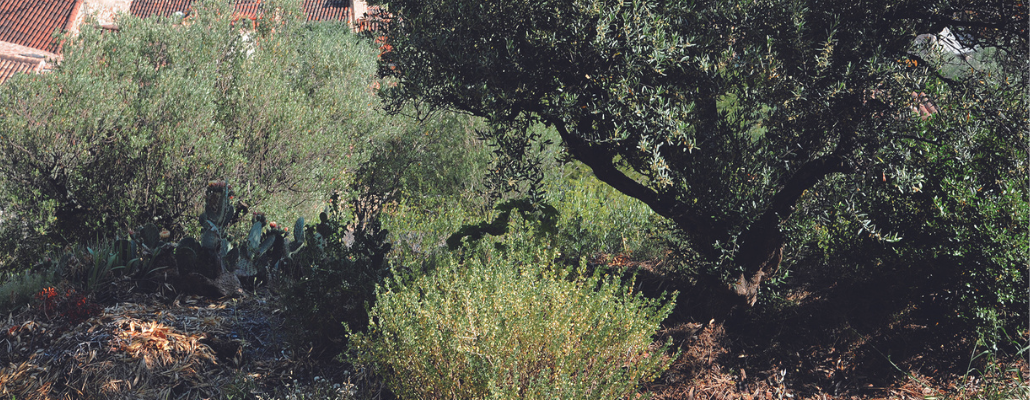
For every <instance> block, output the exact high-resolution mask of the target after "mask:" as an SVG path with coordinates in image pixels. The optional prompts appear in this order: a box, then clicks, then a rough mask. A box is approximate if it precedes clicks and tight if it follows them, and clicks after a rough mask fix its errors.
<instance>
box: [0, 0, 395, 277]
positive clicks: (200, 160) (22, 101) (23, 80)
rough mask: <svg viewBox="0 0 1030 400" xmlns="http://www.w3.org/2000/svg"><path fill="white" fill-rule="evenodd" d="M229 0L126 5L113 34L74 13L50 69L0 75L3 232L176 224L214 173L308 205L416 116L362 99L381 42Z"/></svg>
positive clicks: (71, 238) (271, 197)
mask: <svg viewBox="0 0 1030 400" xmlns="http://www.w3.org/2000/svg"><path fill="white" fill-rule="evenodd" d="M231 7H232V5H231V4H229V3H226V2H220V1H205V2H197V4H194V5H193V7H192V9H191V13H190V19H189V23H188V24H178V23H177V21H176V20H175V19H161V18H148V19H145V20H140V19H136V18H132V17H125V18H123V19H121V20H120V22H119V28H120V29H119V32H118V33H117V34H104V33H102V32H101V30H100V29H99V28H96V27H94V26H93V25H92V24H83V29H82V30H81V32H80V34H79V35H78V36H77V37H75V38H68V39H66V44H65V46H64V49H65V51H64V59H63V61H62V62H61V63H60V64H59V65H58V66H57V67H56V69H55V70H54V71H53V72H51V73H48V74H41V75H27V74H23V75H19V76H16V77H14V78H13V79H11V80H9V81H8V82H6V83H5V84H4V85H3V86H2V87H0V153H3V154H4V155H5V156H4V157H3V159H2V160H0V189H2V190H0V209H3V211H4V219H7V220H9V221H5V222H4V223H3V224H2V225H0V228H2V229H4V231H5V235H4V237H3V239H4V241H5V242H7V241H19V242H23V243H35V244H36V245H40V246H44V245H45V244H50V245H53V244H60V245H63V244H67V243H83V242H84V241H85V239H93V238H98V237H104V236H105V235H106V234H110V233H111V232H115V231H117V230H119V229H124V228H125V227H127V226H139V225H142V224H145V223H148V222H152V223H155V224H157V225H159V226H163V227H167V228H168V229H170V230H171V231H172V232H173V234H175V235H177V236H178V235H181V234H183V233H185V232H186V231H187V230H189V229H191V227H192V226H194V225H192V222H193V218H194V216H195V215H196V214H197V212H198V211H197V210H198V209H199V208H200V207H201V204H202V192H201V191H200V189H202V188H203V183H204V182H207V181H209V180H211V179H214V178H224V179H227V180H229V181H232V182H234V183H237V184H238V190H237V191H238V192H239V193H240V195H241V196H245V197H246V198H247V199H248V201H250V202H251V204H250V205H251V206H252V208H255V209H259V210H262V211H265V212H269V213H277V214H278V213H282V212H285V210H286V209H287V208H301V209H311V211H317V208H315V205H316V204H317V203H318V202H319V201H320V200H321V198H322V196H323V193H327V192H329V191H331V190H332V189H334V188H342V187H345V185H346V182H344V180H345V179H344V178H346V179H347V180H349V177H348V174H350V173H353V171H354V170H356V168H357V165H359V164H360V163H361V162H362V161H363V160H365V159H367V158H368V152H367V147H369V146H368V144H367V143H368V142H369V139H371V138H372V137H373V136H374V135H373V133H376V132H377V130H378V129H379V127H380V126H384V125H391V124H392V125H401V126H407V125H411V124H410V123H408V122H405V121H406V120H402V119H398V118H393V117H388V116H386V115H385V114H384V113H381V112H379V111H377V110H376V109H375V108H374V107H371V105H372V104H373V103H374V102H375V96H374V93H372V92H371V91H370V90H369V87H370V85H371V84H372V83H373V82H374V77H373V73H374V71H375V66H374V62H375V56H376V52H375V49H374V48H373V47H372V45H370V44H369V43H366V42H365V41H363V40H361V39H360V38H358V37H357V36H356V35H353V34H352V33H350V32H349V30H348V29H345V28H343V26H342V25H339V24H336V25H332V26H329V27H325V26H324V25H319V26H310V25H302V24H301V20H300V19H298V17H297V16H296V15H294V14H295V13H291V12H290V8H289V7H286V8H278V6H277V5H275V4H272V3H267V4H265V10H266V11H265V12H267V13H273V12H275V13H277V14H278V15H277V16H276V18H263V19H262V20H261V22H260V24H259V29H258V30H257V31H255V32H251V33H250V34H248V35H241V34H240V29H239V27H238V26H236V27H234V26H233V25H232V21H231V16H232V11H231ZM272 31H274V32H275V34H272V33H271V32H272ZM250 50H254V51H253V52H251V51H250ZM384 121H386V122H389V124H387V123H384ZM292 212H297V210H293V211H292ZM25 221H31V223H29V222H25ZM10 232H13V233H15V234H14V235H6V233H10ZM39 236H45V237H46V241H33V240H32V239H33V238H36V237H39ZM27 247H28V246H26V245H20V244H19V245H15V244H11V243H4V244H2V245H0V250H3V251H5V252H7V251H18V252H19V254H21V255H22V256H23V257H26V258H28V257H31V254H32V253H33V249H31V248H27ZM5 256H7V254H0V261H3V262H5V263H9V264H14V263H16V260H13V259H4V258H5Z"/></svg>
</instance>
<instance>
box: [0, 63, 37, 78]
mask: <svg viewBox="0 0 1030 400" xmlns="http://www.w3.org/2000/svg"><path fill="white" fill-rule="evenodd" d="M41 62H42V60H41V61H35V62H32V61H15V60H8V59H6V58H0V83H4V82H6V81H7V80H8V79H10V78H11V77H12V76H14V75H15V74H17V73H19V72H24V73H29V72H35V71H36V70H37V69H39V64H40V63H41Z"/></svg>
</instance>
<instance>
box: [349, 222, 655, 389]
mask: <svg viewBox="0 0 1030 400" xmlns="http://www.w3.org/2000/svg"><path fill="white" fill-rule="evenodd" d="M505 245H506V247H507V248H509V249H510V251H504V252H499V251H493V250H486V249H489V248H491V246H487V245H484V246H481V247H480V250H479V252H478V253H476V254H475V256H473V257H471V258H469V259H467V260H465V261H463V262H458V261H455V260H451V261H450V262H444V263H442V264H441V265H439V266H438V267H437V269H436V270H435V271H433V272H431V273H430V274H429V275H426V276H424V277H422V278H419V279H417V280H415V281H414V282H412V283H410V284H405V283H403V282H397V281H391V282H389V283H388V284H386V285H384V286H381V287H380V289H379V290H378V294H377V301H376V305H375V307H374V308H373V309H372V311H371V320H370V321H369V329H368V332H367V333H356V334H352V335H351V336H350V340H351V349H352V351H354V353H355V354H356V355H355V361H356V362H359V363H361V364H365V365H370V366H374V368H375V369H376V370H377V371H378V372H379V373H381V374H382V375H383V376H384V377H385V379H386V382H387V385H388V386H389V387H390V388H391V390H392V391H393V392H394V393H395V394H397V395H399V396H400V397H401V398H419V399H437V398H448V399H450V398H463V399H479V398H488V397H490V398H508V399H516V398H541V399H543V398H546V399H613V398H619V397H620V396H631V395H633V393H634V392H635V390H636V387H637V385H638V384H639V383H640V382H641V381H646V380H650V379H653V378H655V377H656V376H657V375H658V374H660V373H661V372H662V371H663V370H664V369H665V368H667V367H668V365H669V364H670V363H671V362H672V361H673V359H672V358H668V357H667V356H666V354H665V351H666V350H667V349H668V347H669V344H668V343H667V344H665V345H660V344H656V343H654V342H652V335H654V333H655V332H656V331H657V329H658V327H659V324H660V322H661V321H662V320H663V319H664V318H665V317H666V316H668V315H669V313H670V312H671V311H672V308H673V301H671V300H669V301H666V302H665V303H664V304H662V302H661V301H658V300H652V299H646V298H643V297H641V296H640V295H639V294H636V295H634V294H633V293H632V285H631V284H626V283H623V282H622V281H621V280H620V278H619V277H618V276H605V275H603V274H602V273H601V272H600V271H595V272H594V273H593V274H587V273H586V270H585V264H580V266H579V268H572V267H564V266H561V265H556V264H555V263H554V262H553V261H552V260H553V259H554V258H555V254H554V252H553V251H536V250H532V249H527V248H525V247H523V248H518V247H519V245H518V242H515V241H508V242H507V243H505Z"/></svg>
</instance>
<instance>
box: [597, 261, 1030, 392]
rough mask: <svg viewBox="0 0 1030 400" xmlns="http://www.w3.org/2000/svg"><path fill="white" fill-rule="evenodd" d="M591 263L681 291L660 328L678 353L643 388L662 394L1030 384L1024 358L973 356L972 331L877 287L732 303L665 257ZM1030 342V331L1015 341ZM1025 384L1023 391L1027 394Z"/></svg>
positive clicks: (646, 288) (653, 287)
mask: <svg viewBox="0 0 1030 400" xmlns="http://www.w3.org/2000/svg"><path fill="white" fill-rule="evenodd" d="M594 261H595V262H597V263H604V264H608V265H613V266H619V267H623V268H625V270H626V271H631V272H635V273H636V274H637V287H638V288H639V290H641V291H642V292H644V293H645V294H650V295H658V294H660V293H662V292H665V291H671V290H672V288H679V289H680V290H681V291H683V292H681V293H680V295H679V297H678V300H677V307H676V310H675V311H674V312H673V314H672V315H671V316H670V317H669V318H668V319H667V320H666V321H665V323H664V328H663V329H662V331H661V335H662V337H663V338H672V339H673V341H674V343H675V344H676V345H678V346H680V348H681V350H682V356H681V357H680V359H679V360H677V361H676V362H675V363H674V364H673V366H672V367H671V368H670V369H669V370H668V371H667V372H666V373H665V374H664V375H663V376H662V377H661V378H660V379H658V380H657V381H655V382H652V383H650V384H648V385H646V389H647V390H648V391H650V392H652V393H653V394H654V397H653V398H655V399H764V400H768V399H920V400H923V399H926V400H930V399H979V398H984V391H985V390H987V391H990V390H998V389H1006V388H1010V387H1013V386H1014V385H1017V384H1018V383H1019V382H1021V381H1022V382H1026V381H1028V379H1030V366H1028V363H1027V360H1026V357H1027V354H1025V353H1024V354H1022V356H1021V357H1008V358H1004V359H996V360H989V359H988V358H987V357H979V358H978V357H976V355H977V354H980V353H981V352H983V350H984V349H983V348H982V347H976V338H977V336H976V335H975V334H974V333H973V332H970V331H969V330H968V329H964V328H963V327H960V326H957V325H955V324H954V323H953V322H951V323H949V322H947V321H949V319H947V318H943V312H944V311H943V310H920V309H917V308H915V307H913V306H909V305H905V304H904V303H903V299H904V298H903V297H902V300H899V299H898V298H896V297H891V296H885V295H883V293H880V292H878V291H877V290H876V289H873V288H868V287H857V288H842V287H836V286H834V285H832V284H831V285H826V286H825V287H824V288H823V289H822V290H812V289H807V290H794V291H793V292H790V293H789V294H788V295H787V298H785V299H781V301H780V304H774V305H769V304H766V305H764V306H763V305H759V306H756V307H753V308H748V307H732V306H722V305H719V304H716V303H718V300H717V299H713V298H714V297H717V295H718V294H717V293H715V292H713V291H711V290H710V289H711V283H707V284H698V285H691V284H690V283H689V282H681V281H676V280H675V278H670V276H671V275H669V274H666V273H665V272H664V271H663V266H662V265H661V262H656V261H649V262H635V261H631V260H630V259H629V258H628V257H625V256H617V257H600V258H598V259H595V260H594ZM683 288H688V289H686V290H684V289H683ZM883 290H890V289H883ZM1028 340H1030V332H1021V333H1020V337H1019V338H1018V339H1017V341H1019V342H1022V343H1028ZM1024 346H1025V345H1024ZM999 353H1001V354H1016V353H1017V349H1015V348H1009V349H1002V351H1000V352H999ZM981 371H983V372H981ZM1022 387H1023V388H1024V391H1023V392H1021V393H1020V394H1017V396H1030V392H1027V391H1026V385H1025V384H1023V385H1022ZM996 398H1004V399H1009V398H1012V397H1011V395H1006V396H1000V397H996ZM1017 398H1018V397H1017ZM1028 398H1030V397H1028Z"/></svg>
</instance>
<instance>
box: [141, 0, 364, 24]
mask: <svg viewBox="0 0 1030 400" xmlns="http://www.w3.org/2000/svg"><path fill="white" fill-rule="evenodd" d="M193 2H194V0H133V2H132V5H131V6H129V13H131V14H132V15H135V16H137V17H140V18H146V17H150V16H153V15H159V16H163V17H168V16H171V15H172V14H173V13H175V12H176V11H180V12H183V13H187V12H188V11H189V9H190V6H192V5H193ZM350 5H351V2H350V0H303V3H301V8H302V9H303V10H304V13H305V14H307V20H308V21H349V20H350V14H351V11H350V10H351V7H350ZM233 9H234V12H235V14H236V15H237V17H242V18H250V19H254V17H255V16H256V15H257V14H258V13H260V10H261V0H236V3H235V5H234V7H233Z"/></svg>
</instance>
